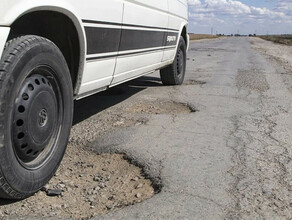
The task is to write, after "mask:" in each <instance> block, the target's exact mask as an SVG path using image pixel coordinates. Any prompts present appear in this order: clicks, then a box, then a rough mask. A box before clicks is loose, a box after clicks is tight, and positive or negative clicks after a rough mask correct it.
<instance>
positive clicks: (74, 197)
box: [0, 147, 157, 219]
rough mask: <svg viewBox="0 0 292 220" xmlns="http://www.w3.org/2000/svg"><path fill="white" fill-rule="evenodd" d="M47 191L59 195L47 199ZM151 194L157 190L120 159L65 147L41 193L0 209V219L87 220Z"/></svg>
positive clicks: (146, 197)
mask: <svg viewBox="0 0 292 220" xmlns="http://www.w3.org/2000/svg"><path fill="white" fill-rule="evenodd" d="M154 187H155V188H156V186H155V184H154ZM49 190H51V192H52V190H55V192H60V193H61V194H60V195H59V196H54V197H51V196H48V195H47V192H48V191H49ZM155 192H157V189H154V188H153V186H152V182H151V181H150V180H149V179H147V177H145V175H144V174H143V170H142V169H141V168H139V167H137V166H135V165H133V164H132V163H130V162H129V159H128V158H125V156H124V155H122V154H103V155H97V154H95V153H93V152H89V151H85V150H82V149H77V148H75V147H69V149H68V152H67V154H66V157H65V158H64V161H63V163H62V165H61V167H60V169H59V171H58V173H57V174H56V176H55V177H54V178H53V179H52V180H51V181H50V183H49V184H47V185H46V187H45V188H44V190H43V191H40V192H38V193H36V194H35V195H34V196H32V197H30V198H28V199H26V200H24V201H19V202H16V203H13V204H7V205H4V206H2V207H1V208H0V210H1V215H0V217H1V219H5V218H8V217H11V216H17V217H24V216H37V217H41V216H43V217H58V218H72V219H88V218H91V217H93V216H96V215H98V214H105V213H107V212H109V211H113V210H116V209H120V208H122V207H125V206H128V205H133V204H135V203H140V202H142V201H143V200H146V199H149V198H151V197H152V196H153V195H154V194H155Z"/></svg>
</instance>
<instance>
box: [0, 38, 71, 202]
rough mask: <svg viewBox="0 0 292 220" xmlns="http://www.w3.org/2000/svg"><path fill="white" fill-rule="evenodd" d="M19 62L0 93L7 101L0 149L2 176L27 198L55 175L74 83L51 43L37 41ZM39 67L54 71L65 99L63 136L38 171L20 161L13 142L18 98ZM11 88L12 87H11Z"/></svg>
mask: <svg viewBox="0 0 292 220" xmlns="http://www.w3.org/2000/svg"><path fill="white" fill-rule="evenodd" d="M18 57H19V59H18V60H15V64H13V65H11V67H10V72H9V76H7V79H6V85H7V86H5V83H4V86H3V88H2V90H4V91H2V92H1V94H4V97H3V96H2V97H1V101H2V100H3V98H4V99H5V101H4V102H6V105H5V106H2V107H4V108H5V111H4V112H5V113H4V115H1V121H0V123H1V125H2V126H3V128H4V130H3V131H4V134H3V136H4V137H3V139H4V140H3V143H4V144H3V146H0V154H1V155H2V157H1V160H0V164H1V169H2V174H3V177H4V178H5V180H6V182H7V183H8V185H9V186H10V187H11V188H12V189H13V190H15V191H16V192H18V193H21V194H22V195H24V197H26V196H27V195H30V194H32V193H34V192H36V191H37V190H39V189H40V188H41V187H42V186H43V185H44V184H46V183H47V182H48V181H49V180H50V178H51V177H52V175H53V174H54V173H55V171H56V169H57V167H58V165H59V163H60V161H61V160H62V157H63V155H64V152H65V150H66V145H67V142H68V137H69V133H70V128H71V125H72V115H73V113H72V111H73V101H72V100H73V99H72V94H73V93H72V84H71V78H70V74H69V70H68V67H67V64H66V62H65V59H64V58H63V56H62V54H61V52H60V51H59V49H58V48H57V47H56V46H55V45H54V44H53V43H51V42H49V41H48V42H37V43H35V44H34V45H33V46H32V47H30V48H29V49H28V50H25V51H22V52H21V53H20V54H19V55H18ZM39 65H47V66H49V67H50V68H52V69H53V70H54V72H55V77H57V79H58V81H59V88H60V90H61V94H62V97H63V106H64V109H63V123H62V126H61V128H60V134H59V135H58V137H59V138H58V140H57V141H56V146H57V147H55V148H54V149H53V151H52V153H51V154H50V156H49V158H48V160H47V161H46V162H45V163H44V164H43V165H42V166H41V167H39V168H38V169H36V170H28V169H26V168H25V167H24V166H22V165H21V163H20V162H19V161H18V159H17V157H16V154H15V152H14V147H13V143H12V128H11V126H12V123H11V122H12V120H13V113H14V108H15V106H14V105H15V103H14V102H15V99H16V97H17V94H18V92H19V90H20V87H21V85H22V83H23V82H24V80H25V78H26V77H27V76H28V75H29V74H30V72H31V70H32V69H34V68H35V67H37V66H39ZM8 85H9V86H8Z"/></svg>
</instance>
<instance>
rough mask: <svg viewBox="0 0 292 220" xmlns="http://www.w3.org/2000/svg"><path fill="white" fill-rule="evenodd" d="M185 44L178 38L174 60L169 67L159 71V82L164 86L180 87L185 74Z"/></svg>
mask: <svg viewBox="0 0 292 220" xmlns="http://www.w3.org/2000/svg"><path fill="white" fill-rule="evenodd" d="M186 59H187V56H186V43H185V41H184V38H183V37H180V39H179V43H178V49H177V52H176V55H175V59H174V61H173V63H172V64H171V65H170V66H167V67H165V68H164V69H161V70H160V77H161V81H162V83H163V84H164V85H181V84H182V83H183V81H184V78H185V72H186Z"/></svg>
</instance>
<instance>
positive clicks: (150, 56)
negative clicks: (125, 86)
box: [113, 0, 168, 84]
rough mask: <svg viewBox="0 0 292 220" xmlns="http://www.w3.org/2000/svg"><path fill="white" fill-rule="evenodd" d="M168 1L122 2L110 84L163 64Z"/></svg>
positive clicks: (138, 0)
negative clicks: (116, 48)
mask: <svg viewBox="0 0 292 220" xmlns="http://www.w3.org/2000/svg"><path fill="white" fill-rule="evenodd" d="M167 26H168V2H167V0H147V1H146V0H125V1H124V15H123V26H122V34H121V44H120V50H119V55H118V59H117V65H116V70H115V75H114V80H113V84H117V83H120V82H123V81H126V80H128V79H131V78H134V77H137V76H139V75H141V74H143V73H145V72H148V71H151V70H154V69H155V68H157V67H158V66H159V65H160V64H161V61H162V58H163V51H164V48H165V47H164V44H165V35H166V33H167Z"/></svg>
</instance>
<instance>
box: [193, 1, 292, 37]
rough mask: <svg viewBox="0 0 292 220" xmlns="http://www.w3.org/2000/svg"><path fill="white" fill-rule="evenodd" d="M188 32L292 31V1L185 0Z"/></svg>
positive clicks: (283, 32) (244, 32) (288, 32)
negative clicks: (187, 6) (187, 4)
mask: <svg viewBox="0 0 292 220" xmlns="http://www.w3.org/2000/svg"><path fill="white" fill-rule="evenodd" d="M188 3H189V32H191V33H211V30H213V33H214V34H216V33H218V34H219V33H221V34H236V33H239V34H254V33H256V34H292V0H188Z"/></svg>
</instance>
